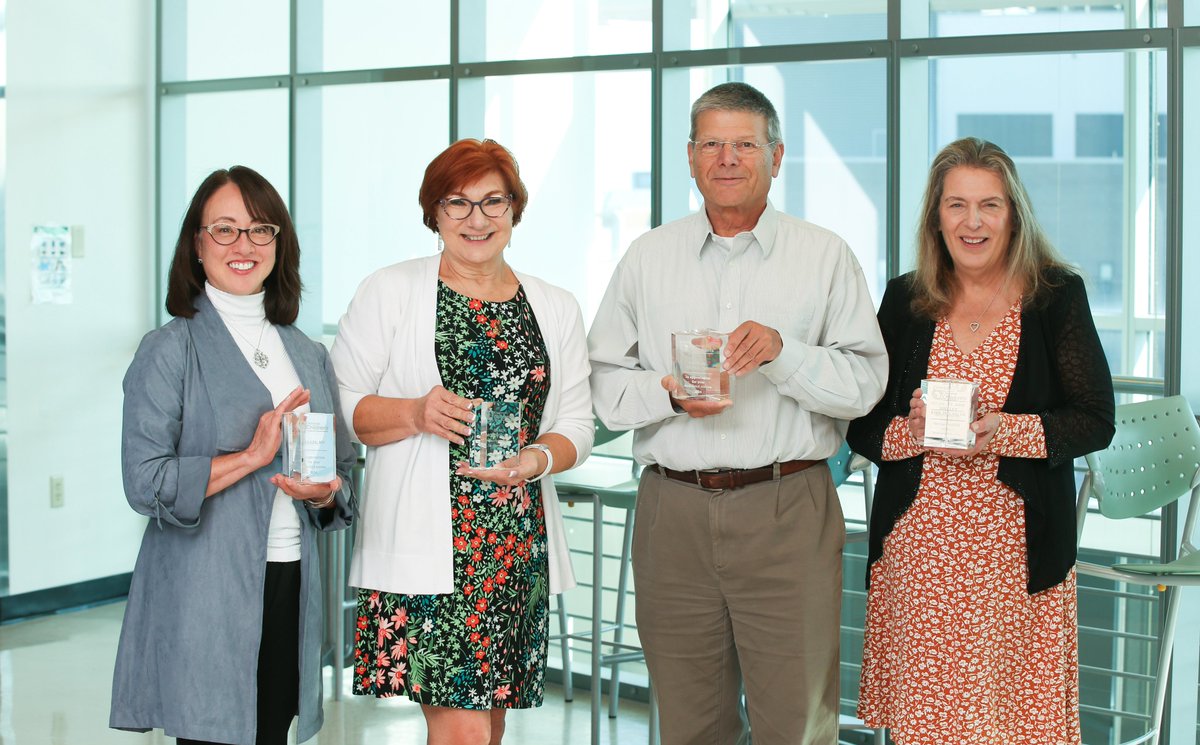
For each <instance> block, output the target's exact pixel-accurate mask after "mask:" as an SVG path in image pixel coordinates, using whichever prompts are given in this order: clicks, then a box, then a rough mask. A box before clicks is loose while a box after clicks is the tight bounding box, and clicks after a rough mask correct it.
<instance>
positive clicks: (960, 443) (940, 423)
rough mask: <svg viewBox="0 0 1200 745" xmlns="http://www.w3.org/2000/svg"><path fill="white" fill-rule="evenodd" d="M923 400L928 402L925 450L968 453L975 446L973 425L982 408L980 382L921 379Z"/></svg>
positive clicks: (926, 407)
mask: <svg viewBox="0 0 1200 745" xmlns="http://www.w3.org/2000/svg"><path fill="white" fill-rule="evenodd" d="M921 400H922V401H924V402H925V439H924V441H923V442H922V444H923V445H924V446H925V447H927V448H956V449H960V450H965V449H967V448H970V447H973V446H974V445H975V433H974V432H972V431H971V423H972V422H974V421H975V413H976V409H977V408H978V405H979V384H978V383H975V382H972V381H970V380H951V379H948V378H931V379H929V380H922V381H921Z"/></svg>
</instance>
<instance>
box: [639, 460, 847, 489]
mask: <svg viewBox="0 0 1200 745" xmlns="http://www.w3.org/2000/svg"><path fill="white" fill-rule="evenodd" d="M824 462H825V461H821V460H789V461H787V462H786V463H773V464H771V465H769V466H763V467H761V468H719V469H714V470H711V471H675V470H672V469H670V468H663V467H662V466H660V465H658V464H654V465H651V466H647V468H649V469H650V470H652V471H654V472H655V473H658V474H661V475H663V476H666V477H667V478H669V479H674V480H675V481H683V482H685V483H688V484H695V485H696V486H699V487H702V488H704V489H740V488H742V487H743V486H749V485H750V484H757V483H759V482H760V481H772V480H777V479H780V478H783V477H784V476H790V475H792V474H793V473H799V472H800V471H803V470H804V469H806V468H808V467H809V466H815V465H816V464H818V463H824Z"/></svg>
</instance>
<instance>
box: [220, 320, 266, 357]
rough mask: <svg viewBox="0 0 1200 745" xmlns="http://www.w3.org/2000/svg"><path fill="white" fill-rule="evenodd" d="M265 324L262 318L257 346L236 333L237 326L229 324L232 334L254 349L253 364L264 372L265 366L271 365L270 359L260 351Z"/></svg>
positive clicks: (240, 333)
mask: <svg viewBox="0 0 1200 745" xmlns="http://www.w3.org/2000/svg"><path fill="white" fill-rule="evenodd" d="M267 323H268V322H267V319H265V318H264V319H263V325H262V330H261V331H259V332H258V344H254V343H253V342H251V341H250V340H249V339H247V338H246V335H245V334H243V333H242V332H241V331H238V327H237V326H234V325H233V324H229V328H231V329H233V333H235V334H237V335H238V336H240V337H242V340H243V341H245V342H246V343H247V344H249V345H251V346H252V347H254V357H253V359H254V364H256V365H258V366H259V367H261V368H263V369H264V370H265V369H266V368H267V365H269V364H271V358H270V357H268V356H267V354H266V352H264V351H262V349H261V347H262V340H263V334H265V333H266V332H267Z"/></svg>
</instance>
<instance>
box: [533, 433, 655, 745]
mask: <svg viewBox="0 0 1200 745" xmlns="http://www.w3.org/2000/svg"><path fill="white" fill-rule="evenodd" d="M595 424H596V440H595V444H596V446H598V447H600V446H604V445H606V444H608V443H610V442H612V441H613V440H615V439H617V438H618V437H620V436H621V435H623V434H626V433H624V432H613V431H611V430H609V429H608V428H606V427H605V426H604V425H603V424H601V423H600V422H599V420H597V421H596V423H595ZM602 459H603V460H607V461H609V462H607V463H604V464H601V463H599V461H601V460H602ZM640 470H641V469H640V468H639V466H638V464H637V462H636V461H634V460H633V458H632V456H623V455H622V456H606V455H593V457H592V458H591V459H589V460H588V461H587V462H586V463H585V464H583V466H582V467H580V468H579V469H572V470H571V471H567V472H565V473H562V474H559V475H557V476H555V477H554V483H555V488H556V489H557V491H558V498H559V500H560V501H564V502H575V501H586V502H591V503H592V619H591V628H590V629H589V630H587V631H583V632H578V633H571V632H570V631H569V630H568V628H567V618H566V616H567V614H566V606H565V601H564V599H563V597H562V596H559V598H558V604H557V615H558V619H559V627H560V631H561V633H560V634H559V635H558V636H557V640H558V642H559V643H560V644H561V645H562V646H561V648H562V653H563V654H562V658H563V680H564V695H565V696H566V698H567V700H568V701H569V700H571V699H572V698H573V687H572V685H571V683H570V682H569V681H570V680H571V655H570V642H571V641H586V642H588V643H589V644H590V645H591V652H592V654H591V662H592V664H591V680H592V691H591V692H592V696H591V698H592V706H591V716H592V728H591V729H592V738H591V741H592V743H593V745H597V744H598V743H599V742H600V711H601V709H602V708H603V703H602V690H601V688H602V685H601V683H602V680H601V671H602V669H603V668H605V667H608V668H609V669H610V670H611V673H610V677H609V698H608V712H609V713H608V715H609V717H615V716H617V709H618V705H619V701H620V695H619V692H620V684H621V667H620V666H621V664H622V663H625V662H637V661H640V660H643V659H645V656H644V654H643V652H642V649H641V647H639V646H637V645H635V644H629V643H627V642H625V640H624V636H625V599H626V596H627V594H628V589H629V566H630V563H629V558H630V554H631V552H632V549H633V514H634V507H635V506H636V503H637V488H638V475H639V471H640ZM605 507H611V508H615V509H619V510H624V512H625V520H624V526H623V529H622V540H621V553H620V555H619V557H618V561H619V565H620V570H619V573H618V577H617V605H616V611H615V618H614V621H613V623H611V624H605V623H604V622H603V620H602V618H601V616H602V608H603V595H604V570H603V562H604V508H605ZM610 632H611V634H612V639H611V640H606V639H605V638H604V635H605V634H607V633H610ZM605 649H609V650H611V651H609V652H605V651H604V650H605ZM657 742H658V709H657V706H655V702H654V691H653V689H651V691H650V743H651V745H656V743H657Z"/></svg>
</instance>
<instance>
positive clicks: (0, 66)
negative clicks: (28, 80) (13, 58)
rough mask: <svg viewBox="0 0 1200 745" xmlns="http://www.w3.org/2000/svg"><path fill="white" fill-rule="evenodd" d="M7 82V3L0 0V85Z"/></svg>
mask: <svg viewBox="0 0 1200 745" xmlns="http://www.w3.org/2000/svg"><path fill="white" fill-rule="evenodd" d="M7 84H8V3H7V2H6V0H0V86H4V85H7Z"/></svg>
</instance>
